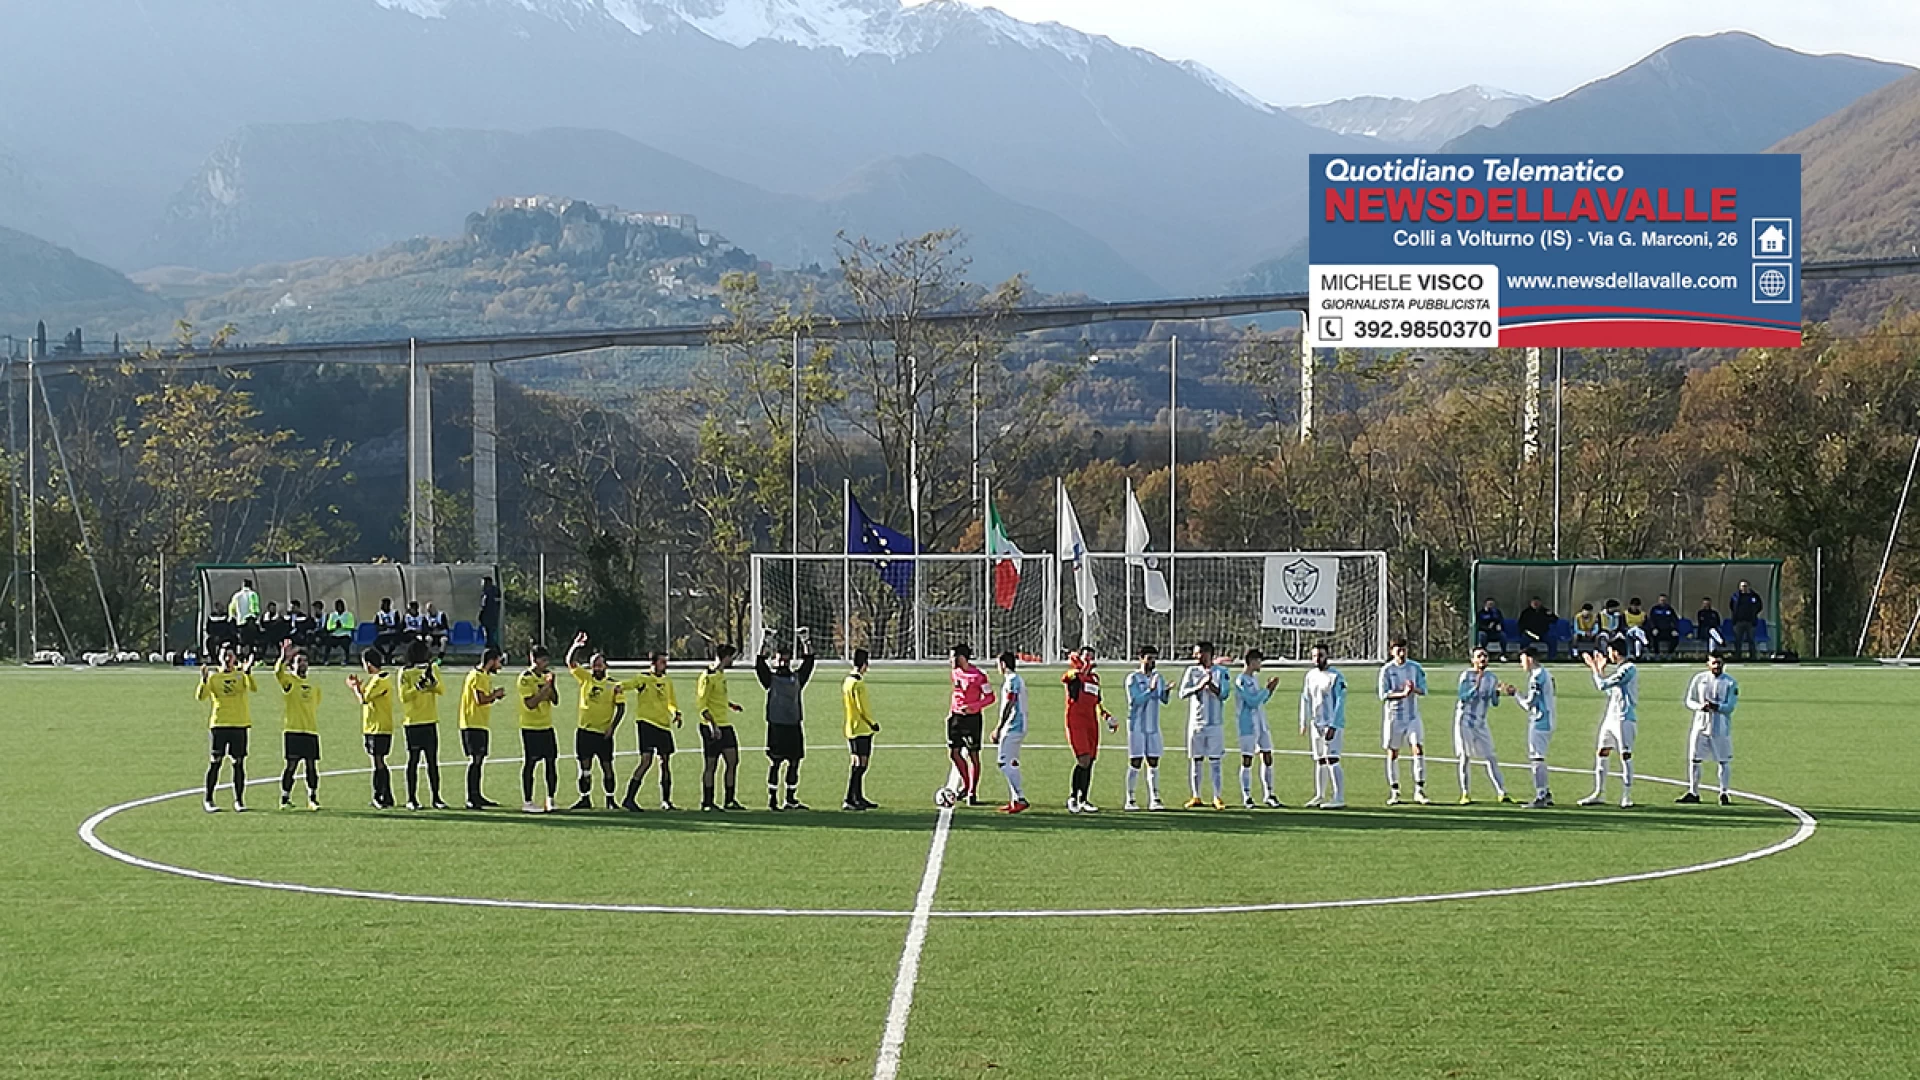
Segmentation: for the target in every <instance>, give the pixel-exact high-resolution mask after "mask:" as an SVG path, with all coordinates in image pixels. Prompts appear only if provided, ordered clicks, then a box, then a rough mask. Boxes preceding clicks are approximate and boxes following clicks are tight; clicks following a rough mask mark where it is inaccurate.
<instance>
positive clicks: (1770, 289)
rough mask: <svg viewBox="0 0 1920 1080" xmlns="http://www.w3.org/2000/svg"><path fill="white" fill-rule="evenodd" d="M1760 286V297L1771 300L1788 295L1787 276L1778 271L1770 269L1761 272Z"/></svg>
mask: <svg viewBox="0 0 1920 1080" xmlns="http://www.w3.org/2000/svg"><path fill="white" fill-rule="evenodd" d="M1759 284H1760V295H1761V296H1765V297H1768V298H1769V299H1771V298H1773V297H1777V296H1785V295H1786V293H1787V275H1785V274H1783V273H1781V272H1780V271H1778V270H1774V269H1771V268H1769V269H1766V270H1762V271H1760V279H1759Z"/></svg>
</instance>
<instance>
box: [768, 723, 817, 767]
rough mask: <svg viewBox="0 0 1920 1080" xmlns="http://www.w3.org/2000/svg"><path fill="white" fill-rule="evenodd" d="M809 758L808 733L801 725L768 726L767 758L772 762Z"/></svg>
mask: <svg viewBox="0 0 1920 1080" xmlns="http://www.w3.org/2000/svg"><path fill="white" fill-rule="evenodd" d="M806 756H807V733H806V732H805V731H804V730H802V729H801V727H800V725H799V724H768V725H767V758H768V760H770V761H799V760H800V759H801V758H804V757H806Z"/></svg>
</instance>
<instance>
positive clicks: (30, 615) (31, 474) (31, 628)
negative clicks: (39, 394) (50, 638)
mask: <svg viewBox="0 0 1920 1080" xmlns="http://www.w3.org/2000/svg"><path fill="white" fill-rule="evenodd" d="M39 347H40V346H39V339H38V338H28V339H27V649H28V653H27V659H29V660H31V659H32V658H33V657H34V655H35V654H36V653H38V652H39V651H40V534H39V531H38V526H39V523H38V520H37V519H36V517H35V514H34V503H36V502H38V501H39V498H40V495H39V490H38V489H39V486H40V481H39V476H38V471H37V470H38V469H39V462H38V461H37V460H36V458H35V453H34V443H35V442H36V441H37V438H38V435H39V429H38V425H37V424H36V423H35V422H34V418H33V404H34V402H33V396H34V384H35V383H36V382H37V380H36V379H35V378H34V377H33V376H34V370H33V362H34V360H35V353H37V352H38V351H39Z"/></svg>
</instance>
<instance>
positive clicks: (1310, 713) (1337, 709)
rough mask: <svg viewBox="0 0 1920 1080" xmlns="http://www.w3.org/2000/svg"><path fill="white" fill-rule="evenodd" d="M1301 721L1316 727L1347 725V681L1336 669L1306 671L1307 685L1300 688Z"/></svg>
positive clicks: (1339, 727) (1337, 727)
mask: <svg viewBox="0 0 1920 1080" xmlns="http://www.w3.org/2000/svg"><path fill="white" fill-rule="evenodd" d="M1300 722H1301V724H1303V725H1305V726H1308V727H1316V728H1335V729H1341V728H1345V727H1346V726H1347V678H1346V676H1344V675H1342V674H1340V672H1339V670H1338V669H1335V668H1328V669H1326V670H1325V671H1321V670H1320V669H1319V668H1309V669H1308V670H1307V680H1306V683H1305V684H1304V685H1302V686H1301V687H1300Z"/></svg>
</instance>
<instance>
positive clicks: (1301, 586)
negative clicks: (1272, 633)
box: [1260, 555, 1340, 631]
mask: <svg viewBox="0 0 1920 1080" xmlns="http://www.w3.org/2000/svg"><path fill="white" fill-rule="evenodd" d="M1339 613H1340V560H1339V559H1337V558H1331V557H1320V556H1314V555H1269V556H1267V564H1266V579H1265V581H1264V582H1263V587H1262V588H1261V590H1260V625H1261V626H1263V627H1265V628H1267V629H1269V630H1273V629H1279V630H1321V631H1328V630H1332V629H1333V628H1334V618H1335V616H1337V615H1338V614H1339Z"/></svg>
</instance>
